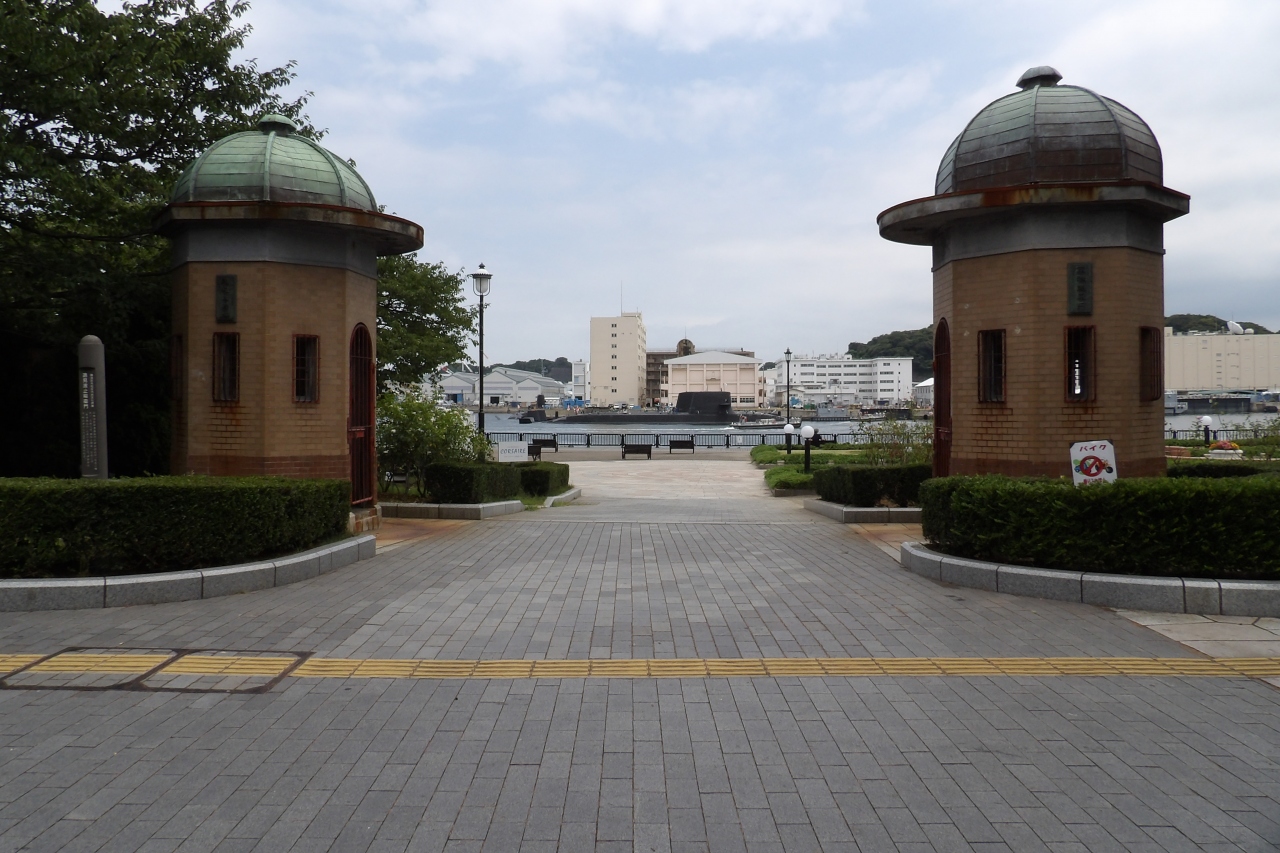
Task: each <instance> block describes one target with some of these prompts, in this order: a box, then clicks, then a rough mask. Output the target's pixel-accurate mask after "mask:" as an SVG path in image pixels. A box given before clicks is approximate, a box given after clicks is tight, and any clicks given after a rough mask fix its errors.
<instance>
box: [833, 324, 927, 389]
mask: <svg viewBox="0 0 1280 853" xmlns="http://www.w3.org/2000/svg"><path fill="white" fill-rule="evenodd" d="M848 351H849V355H851V356H853V357H854V358H911V359H913V361H912V362H911V378H912V379H913V380H914V381H916V382H920V381H923V380H925V379H928V378H929V377H930V376H932V375H933V325H932V324H930V325H928V326H925V327H924V328H923V329H909V330H906V331H901V332H889V333H888V334H884V335H876V336H875V337H874V338H872V339H871V340H869V341H867V342H866V343H865V344H863V343H858V342H857V341H853V342H851V343H850V344H849V350H848Z"/></svg>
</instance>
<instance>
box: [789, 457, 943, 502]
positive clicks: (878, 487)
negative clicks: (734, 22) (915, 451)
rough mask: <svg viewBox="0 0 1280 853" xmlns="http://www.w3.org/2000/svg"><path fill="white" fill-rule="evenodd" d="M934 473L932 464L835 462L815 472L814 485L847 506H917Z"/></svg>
mask: <svg viewBox="0 0 1280 853" xmlns="http://www.w3.org/2000/svg"><path fill="white" fill-rule="evenodd" d="M932 475H933V468H932V466H930V465H832V466H829V467H827V468H823V469H821V470H818V471H815V472H814V474H813V487H814V488H815V489H817V490H818V497H820V498H822V499H823V500H824V501H831V502H832V503H838V504H845V505H846V506H879V505H880V504H881V503H882V502H884V501H891V502H892V503H894V504H895V505H897V506H914V505H916V504H918V503H919V502H920V484H921V483H923V482H924V481H925V480H927V479H929V478H930V477H931V476H932Z"/></svg>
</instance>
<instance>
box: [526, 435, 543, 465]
mask: <svg viewBox="0 0 1280 853" xmlns="http://www.w3.org/2000/svg"><path fill="white" fill-rule="evenodd" d="M534 440H535V441H536V440H537V439H534ZM529 458H530V459H536V460H538V461H539V462H541V461H542V445H541V444H531V445H529Z"/></svg>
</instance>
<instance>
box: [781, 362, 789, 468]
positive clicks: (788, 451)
mask: <svg viewBox="0 0 1280 853" xmlns="http://www.w3.org/2000/svg"><path fill="white" fill-rule="evenodd" d="M782 357H783V358H785V359H786V360H787V423H788V424H789V423H791V347H787V351H786V352H784V353H783V354H782ZM788 444H790V442H788ZM787 452H788V453H790V452H791V450H790V448H788V450H787Z"/></svg>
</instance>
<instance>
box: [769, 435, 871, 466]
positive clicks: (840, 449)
mask: <svg viewBox="0 0 1280 853" xmlns="http://www.w3.org/2000/svg"><path fill="white" fill-rule="evenodd" d="M821 447H822V449H821V450H811V451H809V457H810V464H812V465H840V464H848V463H850V462H857V461H860V460H861V459H862V458H863V456H865V455H866V448H864V447H862V446H861V445H854V444H823V445H821ZM751 461H752V462H755V463H756V464H758V465H778V464H781V465H803V464H804V444H803V443H802V442H799V441H797V442H796V443H794V444H792V445H791V455H790V456H788V455H787V447H786V445H785V444H777V445H773V444H761V445H757V446H755V447H753V448H751Z"/></svg>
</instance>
